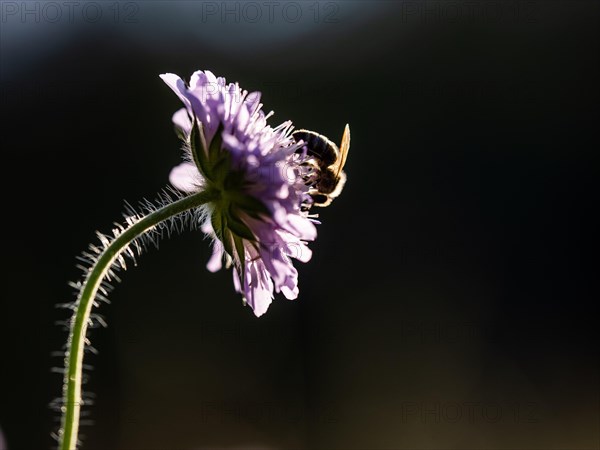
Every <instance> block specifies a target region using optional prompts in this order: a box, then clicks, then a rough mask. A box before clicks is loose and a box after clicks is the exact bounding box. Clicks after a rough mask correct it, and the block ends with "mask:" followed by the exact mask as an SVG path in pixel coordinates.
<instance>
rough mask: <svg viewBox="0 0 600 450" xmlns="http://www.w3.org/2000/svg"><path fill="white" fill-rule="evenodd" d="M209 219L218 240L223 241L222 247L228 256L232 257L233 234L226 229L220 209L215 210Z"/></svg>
mask: <svg viewBox="0 0 600 450" xmlns="http://www.w3.org/2000/svg"><path fill="white" fill-rule="evenodd" d="M210 221H211V224H212V227H213V230H214V231H215V234H216V235H217V237H218V238H219V240H220V241H221V242H222V243H223V248H224V250H225V252H227V254H228V255H229V256H231V257H232V258H233V256H234V253H233V235H232V234H231V231H229V230H228V229H227V219H226V218H225V217H224V216H223V214H222V212H221V211H215V212H213V214H212V215H211V216H210Z"/></svg>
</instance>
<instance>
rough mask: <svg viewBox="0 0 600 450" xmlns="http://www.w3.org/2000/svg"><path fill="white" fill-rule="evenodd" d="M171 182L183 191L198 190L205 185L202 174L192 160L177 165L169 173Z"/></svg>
mask: <svg viewBox="0 0 600 450" xmlns="http://www.w3.org/2000/svg"><path fill="white" fill-rule="evenodd" d="M169 182H170V183H171V184H172V185H173V186H175V187H176V188H177V189H179V190H180V191H183V192H198V191H199V190H200V189H201V188H202V185H203V180H202V175H200V172H199V171H198V169H197V168H196V166H195V165H194V164H193V163H190V162H183V163H181V164H179V165H178V166H175V167H174V168H173V169H172V170H171V173H170V174H169Z"/></svg>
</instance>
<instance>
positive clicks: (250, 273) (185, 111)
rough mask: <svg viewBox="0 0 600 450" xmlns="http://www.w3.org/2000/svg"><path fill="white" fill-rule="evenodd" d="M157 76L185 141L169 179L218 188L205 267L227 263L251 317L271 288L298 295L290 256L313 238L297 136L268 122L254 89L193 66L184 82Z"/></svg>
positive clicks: (207, 228) (210, 209) (183, 185)
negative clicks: (173, 102) (170, 94)
mask: <svg viewBox="0 0 600 450" xmlns="http://www.w3.org/2000/svg"><path fill="white" fill-rule="evenodd" d="M161 78H162V79H163V80H164V81H165V83H167V84H168V85H169V87H170V88H171V89H173V91H174V92H175V93H176V94H177V95H178V96H179V98H180V99H181V101H182V102H183V104H184V108H182V109H180V110H179V111H177V112H176V113H175V114H174V115H173V122H174V124H175V126H176V128H177V129H178V132H179V133H180V135H181V137H182V139H183V140H184V142H185V144H186V146H185V149H186V152H185V159H186V161H185V162H183V163H182V164H180V165H178V166H177V167H175V168H174V169H173V170H172V171H171V175H170V181H171V183H172V184H173V185H174V186H175V187H176V188H178V189H180V190H181V191H184V192H190V193H191V192H198V191H200V190H206V189H211V190H216V191H218V192H219V199H218V200H216V201H214V202H212V203H210V204H209V205H208V206H207V211H206V212H207V214H206V220H205V221H204V222H203V224H202V230H203V231H204V233H206V234H207V235H208V236H210V237H211V238H212V239H213V256H212V258H211V259H210V261H209V262H208V265H207V267H208V269H209V270H210V271H217V270H219V269H220V268H221V267H222V265H223V262H225V265H226V266H230V265H233V267H234V271H233V281H234V286H235V289H236V291H237V292H239V293H241V294H242V295H243V296H244V300H245V302H247V303H248V304H249V305H250V306H251V307H252V309H253V311H254V313H255V314H256V316H260V315H262V314H264V313H265V311H266V310H267V308H268V307H269V304H270V303H271V301H272V299H273V293H274V292H282V293H283V294H284V295H285V297H287V298H288V299H295V298H296V297H297V296H298V272H297V271H296V269H295V268H294V266H293V265H292V262H291V259H290V258H295V259H298V260H300V261H302V262H306V261H308V260H310V258H311V251H310V249H309V248H308V246H307V241H312V240H314V239H315V238H316V235H317V232H316V228H315V225H314V223H313V221H312V220H311V219H310V218H309V217H308V215H307V213H306V212H305V210H306V208H305V207H304V208H303V205H304V206H306V205H307V204H310V201H311V200H310V196H309V195H308V187H307V186H305V183H304V182H303V181H302V174H303V170H304V166H303V165H302V163H303V162H304V159H303V156H302V154H301V152H299V151H298V150H299V149H300V148H302V142H300V143H296V142H295V141H294V139H293V138H292V135H291V133H292V130H293V127H292V124H291V122H290V121H288V122H284V123H282V124H281V125H279V126H277V127H275V128H272V127H271V126H269V125H268V124H267V119H268V118H269V117H270V115H271V113H269V114H267V115H265V114H264V113H263V111H262V109H261V108H262V104H261V103H260V94H259V93H258V92H253V93H248V92H247V91H243V90H241V89H240V87H239V85H238V84H237V83H236V84H234V83H229V84H227V83H226V82H225V79H224V78H222V77H215V76H214V75H213V74H212V73H211V72H209V71H198V72H195V73H194V74H193V75H192V77H191V79H190V83H189V85H186V83H185V82H184V81H183V80H182V79H181V78H179V77H178V76H176V75H173V74H164V75H161Z"/></svg>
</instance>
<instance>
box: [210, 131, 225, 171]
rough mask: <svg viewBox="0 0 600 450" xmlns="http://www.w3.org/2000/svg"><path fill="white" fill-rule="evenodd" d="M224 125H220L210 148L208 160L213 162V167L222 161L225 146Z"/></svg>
mask: <svg viewBox="0 0 600 450" xmlns="http://www.w3.org/2000/svg"><path fill="white" fill-rule="evenodd" d="M222 135H223V124H219V128H217V131H216V133H215V135H214V136H213V138H212V141H211V142H210V147H209V148H208V152H207V155H208V160H209V161H210V162H211V165H212V166H214V165H216V163H217V162H218V161H219V160H220V159H221V147H222V146H223V136H222Z"/></svg>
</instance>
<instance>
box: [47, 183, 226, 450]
mask: <svg viewBox="0 0 600 450" xmlns="http://www.w3.org/2000/svg"><path fill="white" fill-rule="evenodd" d="M217 196H218V193H216V192H214V191H204V192H199V193H197V194H193V195H189V196H187V197H184V198H182V199H180V200H177V201H175V202H173V203H170V204H168V205H166V206H163V207H162V208H160V209H158V210H156V211H154V212H152V213H150V214H148V215H147V216H145V217H143V218H142V219H140V220H139V221H138V222H136V223H135V224H133V225H131V226H130V227H129V228H127V229H126V230H125V231H123V233H122V234H120V235H119V236H118V237H117V238H115V239H114V240H113V241H112V242H111V243H110V244H109V245H108V246H107V247H106V248H105V249H104V251H103V252H102V253H101V254H100V256H99V257H98V259H97V261H96V263H95V264H94V265H93V266H92V268H91V269H90V271H89V273H88V275H87V277H86V279H85V281H84V283H83V285H82V287H81V291H80V295H79V302H78V305H77V310H76V312H75V314H74V315H73V318H72V319H71V324H70V330H69V340H68V343H67V352H66V357H65V385H64V386H63V392H64V404H63V408H62V422H61V424H62V425H61V431H60V433H59V449H60V450H74V449H76V448H77V434H78V430H79V414H80V408H81V403H82V402H81V375H82V366H83V353H84V347H85V335H86V330H87V326H88V321H89V318H90V313H91V310H92V306H93V303H94V302H93V301H94V298H95V297H96V293H97V292H98V288H99V287H100V285H101V283H102V280H103V279H104V277H105V276H106V274H107V273H108V271H109V270H110V268H111V266H112V264H113V263H114V262H115V260H116V259H117V258H118V257H119V255H120V254H121V253H122V252H123V251H124V250H125V249H126V248H127V246H128V245H129V244H130V243H131V242H132V241H134V240H135V239H136V238H139V237H140V236H142V235H143V234H144V233H146V232H147V231H149V230H151V229H152V228H153V227H154V226H156V225H158V224H159V223H161V222H162V221H164V220H167V219H169V218H171V217H173V216H176V215H178V214H181V213H183V212H185V211H187V210H190V209H193V208H197V207H199V206H202V205H204V204H206V203H208V202H211V201H213V200H216V198H217Z"/></svg>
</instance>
